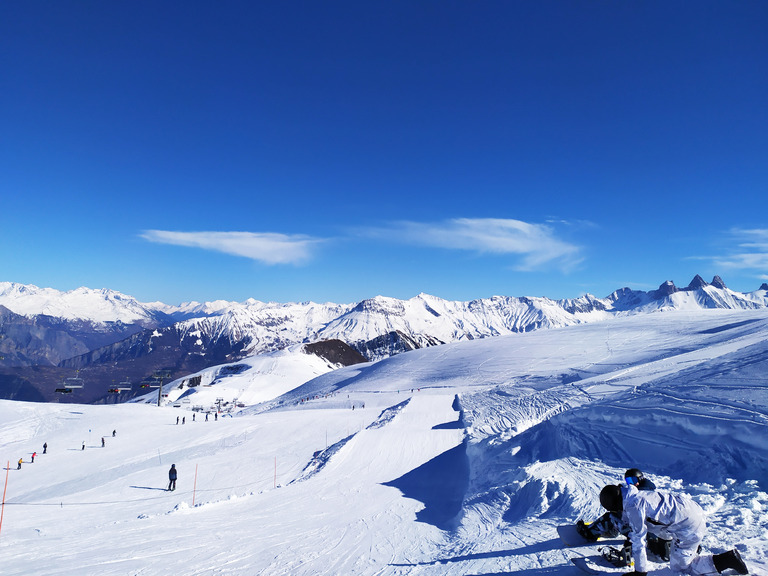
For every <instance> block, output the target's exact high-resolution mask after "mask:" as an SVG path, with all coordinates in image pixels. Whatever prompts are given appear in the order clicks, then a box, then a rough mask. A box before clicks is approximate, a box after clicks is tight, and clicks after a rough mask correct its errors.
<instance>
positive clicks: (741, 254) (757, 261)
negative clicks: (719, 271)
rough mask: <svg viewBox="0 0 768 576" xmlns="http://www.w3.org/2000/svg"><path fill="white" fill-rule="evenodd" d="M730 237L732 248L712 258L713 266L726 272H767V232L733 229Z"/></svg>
mask: <svg viewBox="0 0 768 576" xmlns="http://www.w3.org/2000/svg"><path fill="white" fill-rule="evenodd" d="M730 237H731V242H732V243H733V244H734V245H733V247H732V248H731V249H730V250H728V253H727V254H724V255H721V256H715V257H713V258H712V260H713V262H714V264H715V265H717V266H718V267H719V268H723V269H728V270H755V271H759V272H765V270H768V230H766V229H744V228H734V229H732V230H731V231H730Z"/></svg>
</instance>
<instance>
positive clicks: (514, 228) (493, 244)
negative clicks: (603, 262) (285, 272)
mask: <svg viewBox="0 0 768 576" xmlns="http://www.w3.org/2000/svg"><path fill="white" fill-rule="evenodd" d="M365 233H366V234H367V235H368V236H372V237H376V238H387V239H389V240H393V241H399V242H405V243H408V244H413V245H419V246H432V247H437V248H445V249H449V250H467V251H474V252H479V253H491V254H513V255H517V256H519V257H520V261H519V263H518V264H517V266H516V268H517V269H519V270H534V269H538V268H541V267H543V266H545V265H549V264H552V263H555V264H556V265H558V266H559V267H561V268H563V269H568V268H572V267H573V266H575V265H576V264H578V263H579V262H580V261H581V258H580V257H579V253H580V248H579V247H578V246H575V245H573V244H570V243H568V242H565V241H564V240H561V239H559V238H558V237H557V235H556V234H555V231H554V229H553V228H552V227H550V226H547V225H544V224H530V223H528V222H522V221H520V220H512V219H501V218H457V219H453V220H447V221H444V222H437V223H421V222H396V223H394V224H392V225H390V226H388V227H385V228H382V227H379V228H373V229H368V230H367V231H366V232H365Z"/></svg>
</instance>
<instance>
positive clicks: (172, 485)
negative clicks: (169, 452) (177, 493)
mask: <svg viewBox="0 0 768 576" xmlns="http://www.w3.org/2000/svg"><path fill="white" fill-rule="evenodd" d="M176 476H177V474H176V464H171V469H170V470H168V490H176Z"/></svg>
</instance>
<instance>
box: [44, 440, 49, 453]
mask: <svg viewBox="0 0 768 576" xmlns="http://www.w3.org/2000/svg"><path fill="white" fill-rule="evenodd" d="M46 452H48V442H46V443H45V444H43V454H45V453H46Z"/></svg>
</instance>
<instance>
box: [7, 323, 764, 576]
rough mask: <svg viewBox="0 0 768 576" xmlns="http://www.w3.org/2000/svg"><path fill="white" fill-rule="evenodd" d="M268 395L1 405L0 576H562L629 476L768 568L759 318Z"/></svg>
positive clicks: (458, 356) (508, 349)
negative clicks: (228, 407)
mask: <svg viewBox="0 0 768 576" xmlns="http://www.w3.org/2000/svg"><path fill="white" fill-rule="evenodd" d="M299 373H302V371H301V370H299V371H296V374H299ZM246 377H247V380H246ZM259 382H260V379H259V378H258V377H256V376H254V372H252V371H246V372H245V373H244V374H239V375H233V376H230V377H228V378H226V379H223V380H222V381H221V382H220V383H213V384H212V385H211V386H209V387H208V388H206V390H207V392H206V393H208V394H211V395H213V396H215V395H217V394H219V393H221V394H223V393H224V392H223V391H224V390H225V387H226V386H235V387H238V391H237V394H238V396H239V397H241V398H242V397H251V398H257V397H258V398H261V397H262V396H263V394H260V393H259V391H258V390H248V389H245V388H247V387H257V388H258V386H259ZM294 384H295V386H294ZM217 386H221V388H220V390H219V391H217V389H216V387H217ZM172 388H173V386H169V387H168V389H167V390H166V392H168V393H169V395H170V394H171V392H172ZM279 388H280V390H281V391H280V392H279V393H281V394H282V395H281V396H278V397H276V398H274V399H271V400H268V401H262V402H260V403H259V404H254V405H251V406H247V407H245V408H242V409H240V410H237V411H235V412H233V413H231V414H220V415H218V418H214V416H213V415H212V414H211V415H209V418H208V420H207V421H206V420H205V416H204V414H203V413H200V412H198V413H194V412H192V411H190V410H188V409H185V408H187V407H188V405H186V404H181V407H178V408H175V407H173V403H174V402H173V401H169V403H168V405H166V406H162V407H157V406H155V405H153V404H152V403H151V402H152V396H151V395H149V396H148V397H147V400H148V402H150V403H131V404H119V405H108V406H93V405H74V404H32V403H20V402H12V401H2V402H0V434H1V436H0V458H2V464H3V466H2V476H0V481H3V482H4V483H5V480H6V478H7V485H6V486H5V490H4V493H5V496H4V499H5V505H4V507H3V512H2V524H0V558H2V569H1V572H2V574H3V575H5V576H7V575H25V576H29V575H65V574H66V575H71V574H80V575H104V576H109V575H155V574H157V575H161V574H162V575H167V574H175V575H214V574H215V575H230V574H231V575H235V574H236V575H257V574H259V575H270V576H278V575H292V576H298V575H307V576H308V575H317V574H329V575H370V576H374V575H405V574H413V575H424V576H427V575H462V576H463V575H477V576H480V575H482V576H491V575H501V574H517V575H521V576H559V575H563V576H565V575H571V576H573V575H574V574H580V572H579V571H578V569H577V568H576V567H575V566H574V565H573V564H572V562H571V561H570V560H571V558H573V557H575V556H579V555H590V554H594V553H596V547H597V546H596V545H593V546H591V547H582V548H565V547H563V545H562V542H561V540H560V539H559V538H558V536H557V532H556V527H557V526H558V525H559V524H563V523H569V522H575V521H576V520H577V519H579V518H585V519H588V520H589V519H593V518H595V517H597V516H598V515H599V514H601V513H602V510H601V509H600V506H599V503H598V498H597V495H598V493H599V491H600V489H601V488H602V486H604V485H605V484H607V483H617V482H621V480H622V476H623V471H624V470H625V469H626V468H629V467H639V468H641V469H642V470H643V471H644V472H645V473H646V474H647V475H648V476H650V477H651V478H652V479H653V480H654V482H655V483H656V484H657V485H658V486H659V488H661V489H671V490H677V491H683V492H686V493H688V494H691V495H692V496H693V498H694V499H695V500H696V501H697V502H699V503H700V504H701V505H702V507H703V508H704V510H705V511H706V512H707V514H708V525H709V531H708V534H707V537H706V539H705V541H704V543H703V545H704V551H705V552H711V553H718V552H722V551H725V550H728V549H730V548H732V547H733V546H738V548H739V550H740V551H741V554H742V556H743V558H744V560H745V561H746V563H747V565H748V567H749V569H750V573H751V574H757V575H760V574H762V575H766V574H768V493H767V492H768V313H766V311H764V310H763V311H739V312H729V311H718V310H711V311H675V312H671V311H670V312H659V313H653V314H646V315H640V316H633V317H625V318H616V319H612V320H607V321H604V322H598V323H593V324H585V325H579V326H573V327H568V328H561V329H552V330H541V331H537V332H531V333H526V334H519V335H510V336H499V337H495V338H488V339H483V340H474V341H468V342H460V343H456V344H448V345H443V346H438V347H433V348H427V349H421V350H416V351H413V352H408V353H404V354H401V355H398V356H395V357H392V358H389V359H386V360H382V361H379V362H377V363H371V364H361V365H357V366H352V367H348V368H342V369H339V370H334V371H330V372H326V373H325V374H322V375H320V376H318V377H316V378H313V379H311V380H309V381H308V382H306V383H303V385H302V381H296V382H294V383H290V382H282V384H281V386H280V387H279ZM286 390H287V391H286ZM201 392H202V390H201ZM282 392H285V393H282ZM169 397H170V396H169ZM262 399H263V398H262ZM194 403H195V400H192V401H191V404H194ZM191 404H190V405H191ZM177 405H178V404H177ZM193 414H194V421H193V419H192V416H193ZM177 417H181V418H183V419H184V423H183V424H182V423H179V424H177V423H176V421H177ZM113 431H114V432H115V435H114V436H113V435H112V434H113ZM102 437H103V438H104V439H105V446H104V447H102V442H101V439H102ZM44 443H47V444H48V450H47V453H46V454H42V451H43V449H42V447H43V444H44ZM83 443H85V449H83V448H82V446H83ZM32 452H37V456H36V458H35V461H34V463H32V462H30V459H31V454H32ZM19 458H22V459H23V463H22V467H21V469H20V470H17V462H18V460H19ZM171 464H175V465H176V468H177V469H178V471H179V479H178V483H177V489H176V490H175V491H174V492H168V491H166V490H165V488H166V487H167V483H168V475H167V472H168V469H169V468H170V466H171ZM6 467H8V468H9V469H8V470H6ZM653 567H654V570H653V571H652V572H651V574H669V573H670V571H669V569H668V568H667V567H665V565H663V564H654V565H653Z"/></svg>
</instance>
